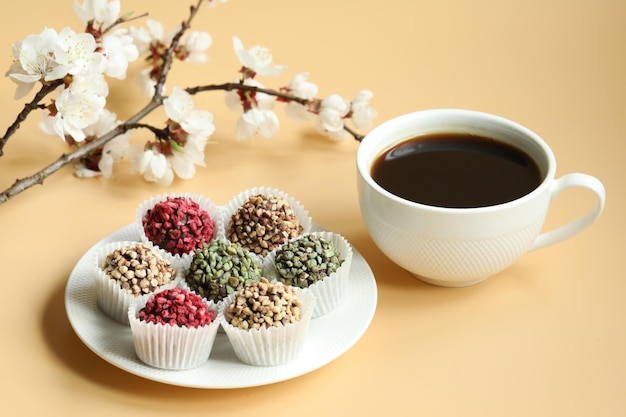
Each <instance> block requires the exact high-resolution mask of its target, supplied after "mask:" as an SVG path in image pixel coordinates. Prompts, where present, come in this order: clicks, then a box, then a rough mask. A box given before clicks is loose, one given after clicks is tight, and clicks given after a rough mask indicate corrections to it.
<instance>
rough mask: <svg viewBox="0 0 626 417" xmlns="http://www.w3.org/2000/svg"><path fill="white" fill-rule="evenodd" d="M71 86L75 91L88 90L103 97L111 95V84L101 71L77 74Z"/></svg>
mask: <svg viewBox="0 0 626 417" xmlns="http://www.w3.org/2000/svg"><path fill="white" fill-rule="evenodd" d="M69 88H70V89H71V90H72V92H73V93H81V92H86V93H89V94H96V95H98V96H101V97H107V96H108V95H109V84H108V83H107V81H106V79H105V78H104V75H103V74H100V73H91V74H80V75H75V76H74V77H72V84H70V86H69Z"/></svg>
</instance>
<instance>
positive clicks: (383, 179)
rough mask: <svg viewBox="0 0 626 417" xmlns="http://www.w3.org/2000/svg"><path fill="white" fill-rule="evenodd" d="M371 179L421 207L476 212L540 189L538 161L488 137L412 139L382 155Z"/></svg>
mask: <svg viewBox="0 0 626 417" xmlns="http://www.w3.org/2000/svg"><path fill="white" fill-rule="evenodd" d="M371 175H372V178H373V179H374V181H375V182H377V183H378V184H379V185H380V186H381V187H383V188H385V189H386V190H387V191H389V192H391V193H393V194H395V195H397V196H399V197H402V198H404V199H406V200H410V201H414V202H416V203H422V204H427V205H430V206H437V207H450V208H473V207H486V206H492V205H496V204H501V203H506V202H509V201H512V200H515V199H517V198H519V197H522V196H524V195H526V194H528V193H530V192H531V191H532V190H534V189H535V188H537V186H539V184H540V183H541V180H542V177H541V173H540V170H539V167H538V166H537V163H536V162H535V161H534V160H533V159H532V158H531V157H530V156H529V155H527V154H526V153H525V152H523V151H521V150H520V149H517V148H515V147H513V146H511V145H509V144H506V143H503V142H500V141H497V140H494V139H491V138H488V137H483V136H475V135H468V134H463V133H437V134H427V135H422V136H417V137H414V138H412V139H408V140H406V141H404V142H402V143H400V144H398V145H396V146H395V147H393V148H391V149H388V150H387V151H385V152H384V153H383V154H381V155H380V156H379V157H378V158H377V159H376V160H375V161H374V163H373V165H372V168H371Z"/></svg>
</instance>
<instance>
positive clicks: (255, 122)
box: [235, 108, 278, 140]
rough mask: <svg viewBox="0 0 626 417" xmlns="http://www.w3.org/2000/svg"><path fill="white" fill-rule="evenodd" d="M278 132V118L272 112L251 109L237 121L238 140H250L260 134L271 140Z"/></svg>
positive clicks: (236, 135)
mask: <svg viewBox="0 0 626 417" xmlns="http://www.w3.org/2000/svg"><path fill="white" fill-rule="evenodd" d="M277 131H278V116H276V113H274V112H273V111H272V110H262V109H257V108H254V109H250V110H248V111H246V112H245V113H243V114H242V115H241V117H240V118H239V120H237V129H236V132H235V138H236V139H237V140H241V139H246V138H249V137H251V136H253V135H255V134H258V135H259V136H261V137H264V138H270V137H272V136H274V135H275V134H276V132H277Z"/></svg>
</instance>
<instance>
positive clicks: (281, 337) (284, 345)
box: [222, 292, 315, 366]
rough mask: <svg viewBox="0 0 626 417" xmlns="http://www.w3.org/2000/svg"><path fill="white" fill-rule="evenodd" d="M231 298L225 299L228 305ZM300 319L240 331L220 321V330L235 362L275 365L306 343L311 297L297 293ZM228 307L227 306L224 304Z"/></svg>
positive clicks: (312, 304)
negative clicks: (231, 348) (300, 305)
mask: <svg viewBox="0 0 626 417" xmlns="http://www.w3.org/2000/svg"><path fill="white" fill-rule="evenodd" d="M233 299H234V295H233V296H231V297H229V302H230V301H232V300H233ZM300 299H301V300H302V304H303V306H302V317H301V319H300V321H298V322H296V323H290V324H287V325H284V326H279V327H270V328H261V329H258V330H257V329H251V330H242V329H239V328H236V327H234V326H232V325H231V324H230V323H228V322H227V321H226V318H224V317H223V318H222V327H223V328H224V331H225V332H226V336H227V337H228V340H229V341H230V343H231V345H232V347H233V350H234V351H235V355H236V356H237V358H238V359H239V360H241V361H242V362H244V363H247V364H249V365H254V366H275V365H283V364H286V363H289V362H291V361H293V360H295V359H296V358H298V356H299V355H300V353H301V352H302V350H303V349H304V345H305V343H306V338H307V334H308V331H309V325H310V323H311V317H312V315H313V310H314V309H315V296H314V295H313V294H312V293H311V292H308V293H301V294H300ZM226 306H228V304H226Z"/></svg>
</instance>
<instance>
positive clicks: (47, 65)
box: [6, 29, 58, 99]
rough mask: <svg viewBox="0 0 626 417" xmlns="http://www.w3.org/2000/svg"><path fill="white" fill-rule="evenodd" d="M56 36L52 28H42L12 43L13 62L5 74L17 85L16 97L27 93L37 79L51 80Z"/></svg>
mask: <svg viewBox="0 0 626 417" xmlns="http://www.w3.org/2000/svg"><path fill="white" fill-rule="evenodd" d="M57 36H58V35H57V32H56V31H55V30H54V29H44V30H43V31H42V32H41V33H40V34H38V35H29V36H27V37H26V38H25V39H24V40H23V41H20V42H16V43H15V44H14V45H13V48H12V49H13V59H14V63H13V65H12V66H11V67H10V68H9V70H8V71H7V73H6V75H7V76H8V77H9V78H11V80H12V81H14V82H15V83H17V85H18V87H17V91H16V92H15V98H16V99H19V98H22V97H24V96H25V95H26V94H28V93H29V92H30V91H31V90H32V88H33V87H34V85H35V83H37V82H38V81H40V80H46V81H49V80H51V78H49V74H50V73H52V71H53V70H54V68H55V67H56V66H57V63H56V62H55V61H54V59H53V52H54V50H55V47H56V42H57Z"/></svg>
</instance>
